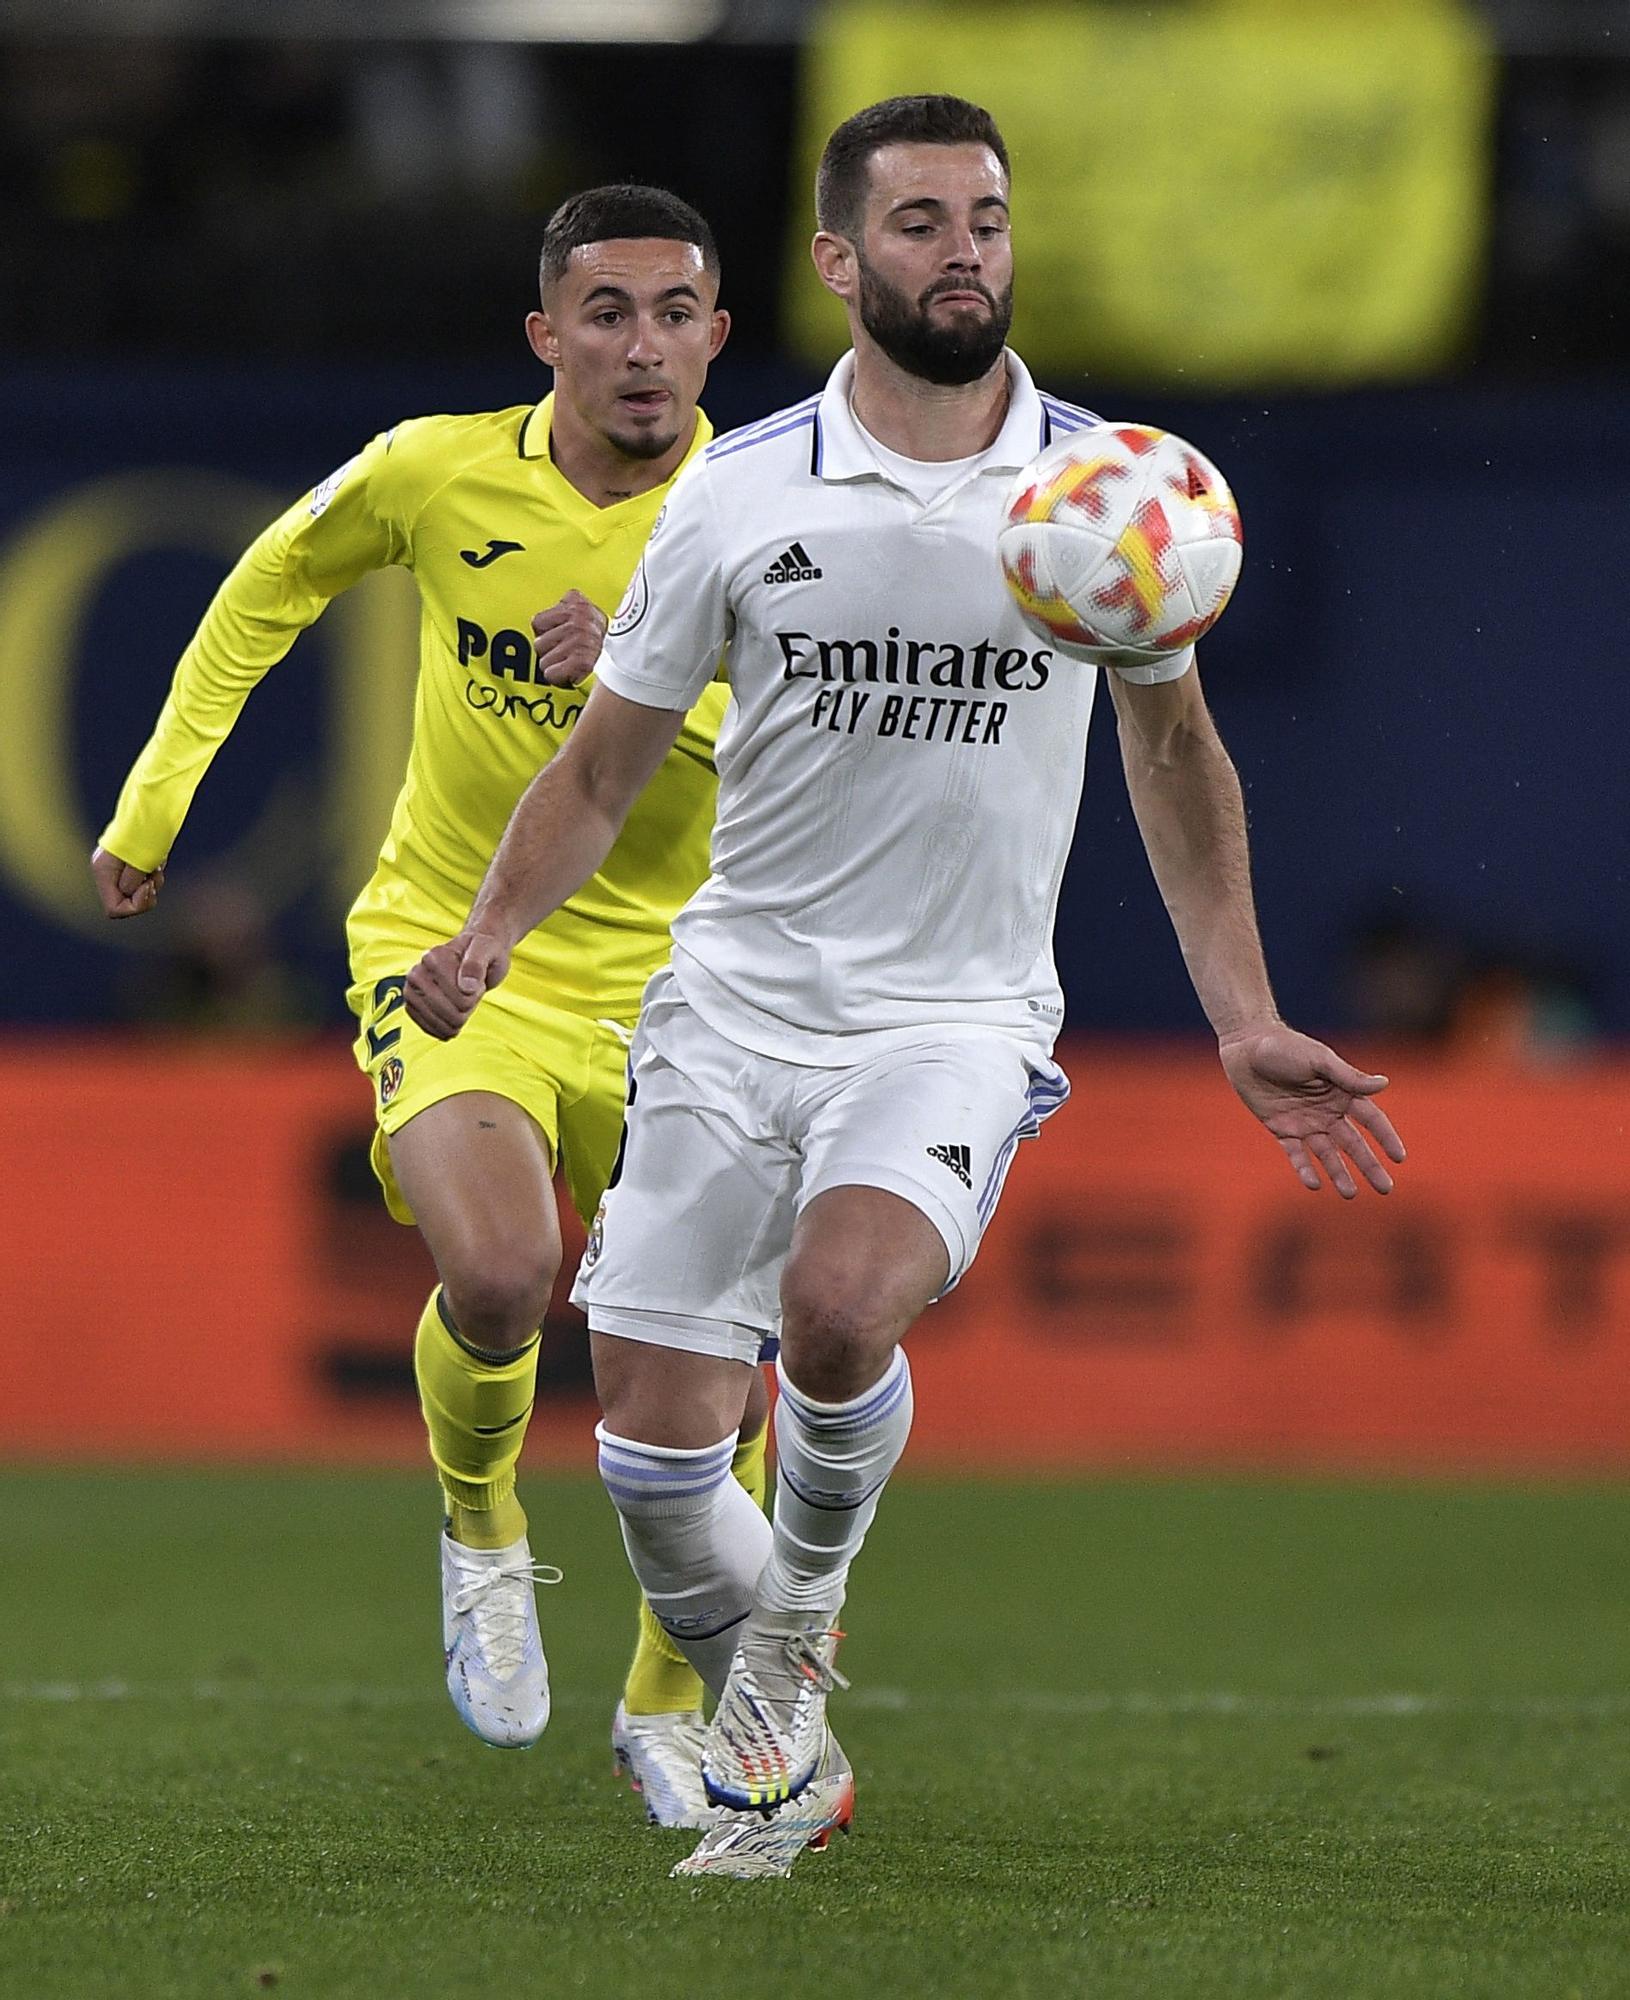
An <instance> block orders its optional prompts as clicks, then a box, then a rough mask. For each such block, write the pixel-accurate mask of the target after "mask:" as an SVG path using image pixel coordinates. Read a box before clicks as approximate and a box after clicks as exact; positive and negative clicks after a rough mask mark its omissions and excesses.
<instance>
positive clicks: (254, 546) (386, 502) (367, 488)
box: [102, 431, 410, 870]
mask: <svg viewBox="0 0 1630 2000" xmlns="http://www.w3.org/2000/svg"><path fill="white" fill-rule="evenodd" d="M397 435H398V434H397V433H396V432H393V431H387V432H385V433H384V434H383V435H382V436H380V437H376V438H375V439H374V440H373V442H372V443H371V444H369V445H368V446H367V447H366V448H365V449H364V450H362V451H361V452H359V453H358V454H357V456H356V457H355V458H353V459H351V460H350V461H349V462H348V463H347V464H345V465H342V466H341V467H340V469H339V470H338V471H337V472H335V473H332V474H330V476H329V477H328V478H327V479H325V480H324V481H323V483H322V484H321V485H320V486H318V487H317V488H316V489H315V491H313V492H311V493H308V494H307V495H306V496H305V498H304V499H302V500H300V501H298V502H297V503H296V504H295V505H294V506H292V507H291V508H290V509H289V510H288V512H287V513H286V514H282V515H280V516H279V517H278V518H277V520H275V521H274V522H273V523H272V524H271V526H270V527H269V528H267V529H266V530H265V532H264V533H263V534H261V535H259V536H257V538H256V539H255V540H254V541H253V542H252V543H251V544H250V545H249V547H248V548H247V549H246V550H245V551H244V553H243V555H242V557H241V558H240V559H239V561H238V563H237V565H236V567H235V568H234V569H233V571H232V573H231V575H230V576H228V577H227V579H226V581H225V582H224V583H223V584H222V585H221V587H220V589H219V590H218V591H217V592H216V593H215V597H214V600H213V602H212V603H211V604H210V607H209V609H208V610H207V611H206V612H205V613H204V617H203V622H202V623H201V624H200V625H199V627H198V630H197V631H196V632H195V633H194V634H193V637H192V642H191V644H190V645H189V646H188V647H187V650H186V651H185V652H184V653H183V654H182V655H181V660H180V663H179V665H178V666H177V667H176V670H175V678H174V680H173V681H172V682H171V684H170V692H169V695H168V697H167V698H166V700H165V703H164V706H163V708H162V709H161V710H160V712H159V718H158V721H157V723H156V724H155V725H154V728H153V733H152V735H151V736H150V737H149V738H148V739H147V743H146V746H145V747H144V748H143V750H142V752H141V755H140V756H139V757H138V758H137V759H136V761H135V763H134V765H132V767H131V771H130V775H129V777H127V778H126V779H125V782H124V788H123V790H122V791H121V792H120V794H119V803H118V805H117V806H116V807H115V809H114V814H113V818H112V819H111V820H110V821H109V822H108V825H107V828H106V829H105V831H104V832H103V834H102V845H103V846H104V847H105V848H106V849H107V850H108V852H109V853H110V854H116V855H118V857H119V859H120V860H121V861H127V862H129V864H130V865H131V867H133V868H140V869H143V870H149V869H153V868H157V867H158V866H159V865H160V864H161V863H162V862H163V861H165V860H166V859H167V858H168V856H169V852H170V844H171V842H172V841H173V840H174V839H175V837H176V835H177V833H179V832H180V830H181V823H182V821H183V820H184V819H185V818H186V816H187V809H188V807H189V806H190V805H191V804H192V796H193V793H194V792H195V791H196V790H197V789H198V783H199V780H200V779H201V778H202V777H203V775H204V773H205V771H207V770H208V769H209V765H210V760H211V758H212V757H213V756H214V755H215V752H216V751H217V750H218V749H219V748H220V746H221V745H222V743H224V742H225V740H226V737H227V733H228V732H229V731H230V729H231V728H232V725H233V724H234V723H235V722H236V721H237V719H238V713H239V711H240V710H241V709H242V707H243V704H244V703H245V701H247V700H248V698H249V694H250V691H251V689H253V688H254V686H255V685H256V683H257V682H258V681H259V680H260V678H261V676H262V675H263V674H264V673H265V672H266V671H267V669H268V668H270V667H273V666H275V665H276V664H277V662H278V661H279V660H281V659H282V657H283V656H284V654H285V653H286V652H287V651H288V650H289V648H290V647H291V646H292V645H293V644H294V642H295V640H296V638H298V636H299V635H300V633H301V632H303V631H304V630H305V628H306V627H307V626H308V625H310V624H312V623H313V622H314V621H315V620H316V619H317V618H318V616H319V615H320V614H321V613H322V611H323V610H324V609H325V608H326V606H327V605H328V603H329V601H330V599H332V598H335V597H337V596H338V595H339V594H340V592H341V591H342V590H345V589H347V588H348V587H349V586H350V585H351V584H353V583H355V582H356V581H357V580H358V578H360V577H362V576H365V575H366V574H367V572H368V571H369V570H372V569H381V568H384V567H386V566H387V565H389V564H391V563H400V562H405V561H407V560H408V559H409V554H410V551H409V530H410V523H409V521H408V519H407V517H406V510H405V508H404V506H403V505H402V495H401V493H400V487H401V484H402V481H401V477H400V474H401V470H402V466H401V460H402V459H403V458H404V457H406V456H407V454H405V453H401V452H398V453H396V454H394V455H393V453H392V449H391V447H392V443H393V441H394V440H395V439H396V438H397Z"/></svg>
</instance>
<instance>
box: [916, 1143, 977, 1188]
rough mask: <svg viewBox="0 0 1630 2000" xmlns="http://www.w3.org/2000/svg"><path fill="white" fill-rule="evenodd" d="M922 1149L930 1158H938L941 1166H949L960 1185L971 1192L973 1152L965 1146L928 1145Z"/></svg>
mask: <svg viewBox="0 0 1630 2000" xmlns="http://www.w3.org/2000/svg"><path fill="white" fill-rule="evenodd" d="M924 1151H925V1152H926V1153H927V1154H928V1157H929V1158H930V1159H931V1160H938V1161H939V1163H940V1165H941V1166H943V1167H949V1168H950V1169H951V1171H952V1173H953V1174H955V1175H956V1177H957V1179H958V1180H959V1181H961V1183H962V1185H963V1186H964V1187H965V1188H967V1189H968V1190H969V1191H970V1193H971V1192H972V1189H973V1171H972V1169H973V1154H972V1153H971V1152H969V1150H968V1148H967V1147H966V1146H928V1147H925V1148H924Z"/></svg>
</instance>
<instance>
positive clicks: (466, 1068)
mask: <svg viewBox="0 0 1630 2000" xmlns="http://www.w3.org/2000/svg"><path fill="white" fill-rule="evenodd" d="M417 957H418V951H417V950H415V949H406V950H404V953H403V958H402V964H401V968H400V970H399V971H395V972H380V971H379V966H378V963H377V961H376V962H375V963H373V964H370V965H368V966H366V967H364V966H362V965H358V964H355V963H353V966H352V970H353V972H356V973H358V974H359V975H360V976H359V977H358V980H357V983H356V985H354V986H353V987H352V988H351V990H350V992H349V993H348V994H347V996H346V998H347V1000H348V1001H349V1003H350V1007H351V1011H352V1013H353V1014H355V1015H356V1017H357V1020H358V1021H359V1022H360V1023H361V1028H362V1032H361V1033H360V1034H359V1035H358V1037H357V1039H356V1042H355V1043H354V1045H353V1046H354V1048H355V1051H356V1058H357V1065H358V1067H359V1068H360V1069H362V1070H363V1071H364V1072H365V1073H366V1074H367V1075H368V1076H369V1077H370V1078H371V1079H372V1081H373V1086H374V1112H375V1116H376V1117H377V1119H378V1121H379V1129H378V1131H377V1132H376V1133H375V1134H374V1143H373V1150H372V1154H371V1158H372V1161H373V1169H374V1172H375V1174H377V1175H378V1177H379V1184H380V1186H381V1187H382V1188H383V1189H384V1191H385V1205H386V1207H387V1208H389V1210H390V1212H391V1214H392V1215H394V1216H395V1217H396V1220H397V1221H398V1222H408V1223H411V1222H412V1221H413V1219H414V1217H413V1211H412V1210H411V1209H410V1208H409V1207H408V1205H407V1202H406V1201H405V1200H404V1198H403V1195H402V1190H401V1189H400V1188H399V1187H398V1186H397V1184H396V1176H395V1174H394V1173H393V1172H392V1171H391V1160H390V1148H389V1147H388V1146H387V1145H386V1143H385V1142H386V1139H387V1138H388V1137H389V1135H390V1134H391V1133H392V1132H398V1131H400V1130H401V1128H402V1127H403V1126H404V1125H405V1124H406V1123H407V1122H408V1120H409V1119H410V1118H414V1117H417V1116H418V1114H419V1113H420V1112H421V1111H426V1110H428V1109H429V1108H430V1106H431V1105H432V1104H439V1103H440V1102H441V1100H442V1099H443V1098H444V1097H457V1096H458V1095H459V1094H460V1093H461V1092H463V1091H466V1090H488V1091H491V1092H492V1093H493V1094H494V1095H495V1096H497V1097H507V1098H508V1099H509V1100H510V1101H511V1102H512V1103H514V1104H518V1105H519V1106H520V1107H521V1109H522V1110H523V1111H525V1112H526V1113H527V1114H528V1115H529V1116H530V1117H531V1119H532V1120H533V1122H534V1123H535V1124H536V1125H537V1127H538V1129H539V1130H540V1131H541V1132H542V1134H543V1136H544V1138H545V1140H546V1141H547V1142H548V1146H549V1154H550V1158H551V1159H552V1160H553V1161H555V1162H556V1163H557V1164H558V1165H559V1166H560V1168H561V1170H562V1172H563V1173H564V1174H565V1177H566V1187H567V1191H568V1193H569V1194H570V1195H571V1198H572V1206H573V1207H574V1208H575V1209H576V1210H577V1212H578V1214H579V1215H580V1216H581V1217H582V1218H583V1221H584V1223H585V1225H586V1224H587V1223H589V1222H590V1221H591V1220H592V1218H593V1216H594V1212H595V1210H596V1209H597V1208H598V1207H599V1205H600V1197H601V1195H602V1194H604V1192H605V1188H606V1183H607V1181H609V1180H610V1178H611V1170H612V1167H613V1166H614V1165H615V1163H616V1159H617V1147H618V1145H619V1144H620V1142H621V1139H622V1130H623V1098H624V1092H625V1090H626V1087H627V1072H628V1044H629V1040H630V1037H631V1035H632V1032H633V1025H634V1024H633V1022H632V1021H631V1020H629V1021H621V1020H610V1019H608V1020H595V1019H593V1018H591V1017H590V1016H589V1015H586V1014H581V1013H577V1012H575V1011H573V1010H572V1009H571V1008H567V1007H561V1006H557V1005H555V1004H553V1003H552V1002H551V1001H550V1000H548V999H547V998H545V997H544V996H543V995H542V993H540V991H539V990H538V988H537V987H536V986H529V985H528V982H527V980H526V978H525V976H524V974H523V975H522V976H521V977H519V978H517V977H514V976H512V977H511V978H509V979H506V980H505V981H504V983H503V985H502V986H497V987H495V988H494V989H493V990H492V992H490V993H487V994H485V995H483V996H482V1000H481V1004H480V1005H479V1006H478V1007H477V1008H476V1010H475V1012H474V1013H473V1014H472V1015H471V1016H470V1019H469V1020H468V1022H466V1024H465V1026H464V1028H463V1029H462V1031H461V1032H460V1033H459V1034H458V1035H457V1036H456V1037H455V1038H454V1039H453V1040H452V1041H450V1042H440V1041H437V1040H436V1038H435V1036H433V1035H427V1034H426V1033H425V1032H424V1031H423V1029H421V1028H416V1027H415V1026H414V1025H413V1023H412V1022H411V1021H410V1020H409V1019H408V1015H407V1008H406V1007H405V1006H404V1004H403V1000H402V988H403V982H404V980H405V978H406V974H407V970H408V967H409V966H410V965H412V964H413V963H414V961H415V960H416V959H417ZM376 972H377V973H378V975H379V976H377V977H375V976H373V975H374V974H375V973H376Z"/></svg>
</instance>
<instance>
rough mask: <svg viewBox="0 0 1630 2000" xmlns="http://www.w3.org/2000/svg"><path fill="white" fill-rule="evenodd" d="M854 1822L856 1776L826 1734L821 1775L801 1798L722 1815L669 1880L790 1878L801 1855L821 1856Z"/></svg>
mask: <svg viewBox="0 0 1630 2000" xmlns="http://www.w3.org/2000/svg"><path fill="white" fill-rule="evenodd" d="M854 1816H855V1774H854V1771H853V1769H852V1768H851V1767H850V1763H849V1759H848V1758H847V1757H846V1756H844V1754H843V1752H842V1750H840V1749H839V1747H838V1739H837V1738H836V1737H835V1736H834V1735H833V1734H832V1733H831V1731H830V1730H828V1731H827V1736H826V1749H825V1752H824V1753H823V1755H822V1758H821V1765H820V1769H819V1770H818V1771H817V1772H816V1774H815V1776H814V1777H813V1778H812V1779H811V1780H810V1781H809V1783H808V1784H807V1785H805V1787H804V1789H803V1790H802V1791H801V1792H800V1793H799V1794H798V1796H797V1798H795V1799H792V1800H790V1801H789V1802H788V1803H787V1804H786V1805H784V1806H777V1807H776V1808H775V1810H774V1811H773V1812H721V1813H718V1814H716V1815H715V1822H714V1824H713V1825H712V1826H711V1827H709V1829H708V1831H707V1832H706V1833H705V1834H704V1835H703V1836H702V1840H701V1844H700V1845H699V1846H698V1847H697V1848H696V1849H695V1850H694V1851H693V1852H692V1853H690V1854H687V1855H686V1856H685V1858H684V1860H683V1861H676V1862H675V1863H674V1865H673V1867H672V1868H671V1869H669V1871H668V1872H669V1874H670V1875H724V1876H728V1877H731V1878H733V1879H734V1880H736V1881H743V1882H745V1881H751V1880H753V1879H754V1878H755V1877H762V1876H780V1875H790V1874H791V1873H792V1865H793V1863H794V1862H795V1861H796V1860H797V1859H798V1857H799V1855H800V1854H807V1853H810V1852H814V1853H817V1854H818V1853H819V1852H820V1851H821V1849H822V1848H823V1847H825V1846H826V1844H827V1842H828V1841H829V1840H830V1839H831V1838H832V1836H833V1834H834V1833H847V1832H848V1830H849V1822H850V1821H851V1820H852V1819H853V1818H854Z"/></svg>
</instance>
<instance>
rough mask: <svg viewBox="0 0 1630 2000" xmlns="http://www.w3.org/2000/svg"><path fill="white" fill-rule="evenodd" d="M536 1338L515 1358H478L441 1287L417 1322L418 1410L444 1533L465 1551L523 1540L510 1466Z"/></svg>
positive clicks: (533, 1371)
mask: <svg viewBox="0 0 1630 2000" xmlns="http://www.w3.org/2000/svg"><path fill="white" fill-rule="evenodd" d="M538 1339H539V1336H537V1335H534V1336H533V1338H532V1339H531V1340H530V1341H528V1343H527V1344H526V1346H525V1347H523V1348H522V1349H521V1350H520V1352H519V1353H518V1354H507V1355H501V1356H498V1355H487V1354H483V1353H482V1351H481V1350H480V1349H479V1348H476V1347H471V1346H469V1345H468V1344H467V1343H466V1342H465V1341H464V1340H463V1339H462V1338H461V1337H460V1335H459V1333H458V1331H457V1329H456V1328H455V1327H454V1325H453V1322H452V1319H451V1318H450V1317H449V1315H448V1312H447V1308H446V1306H445V1305H444V1304H443V1302H442V1295H441V1287H440V1286H439V1285H438V1286H437V1287H436V1289H435V1290H434V1291H433V1292H432V1293H431V1294H430V1298H429V1300H428V1302H427V1303H426V1305H425V1309H424V1311H423V1313H422V1314H421V1315H420V1318H419V1331H418V1333H417V1335H416V1336H415V1337H414V1342H413V1372H414V1375H415V1376H416V1377H417V1378H418V1383H419V1407H420V1409H421V1410H422V1411H423V1412H424V1421H425V1428H426V1430H428V1431H429V1433H430V1456H431V1458H432V1459H433V1460H434V1461H435V1465H436V1471H437V1473H438V1474H439V1475H440V1478H441V1487H442V1493H443V1495H444V1496H445V1499H446V1503H447V1531H448V1533H449V1534H450V1535H451V1536H452V1538H453V1540H454V1541H455V1542H462V1543H463V1544H464V1545H465V1547H466V1548H472V1549H502V1548H507V1547H508V1546H509V1544H510V1543H511V1542H514V1541H519V1539H520V1538H521V1536H522V1535H524V1534H525V1533H526V1515H525V1513H524V1512H523V1511H522V1508H521V1503H520V1501H519V1500H517V1499H516V1497H515V1463H516V1460H517V1459H519V1457H520V1455H521V1445H522V1443H523V1442H524V1440H525V1438H526V1420H527V1418H528V1417H530V1416H531V1414H532V1398H533V1395H534V1393H535V1391H536V1388H537V1381H538Z"/></svg>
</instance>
